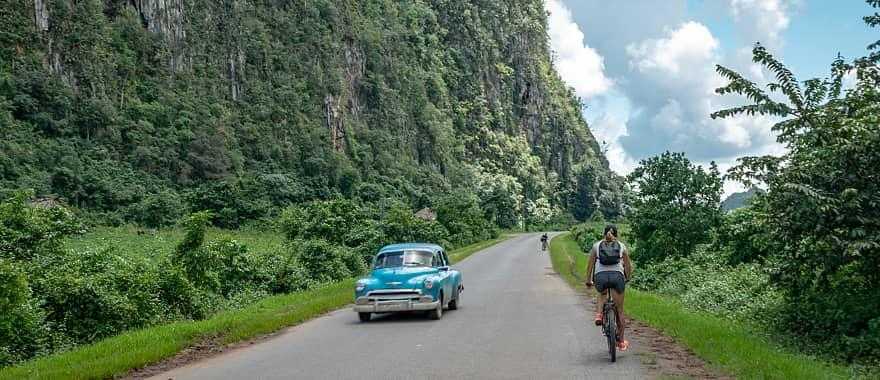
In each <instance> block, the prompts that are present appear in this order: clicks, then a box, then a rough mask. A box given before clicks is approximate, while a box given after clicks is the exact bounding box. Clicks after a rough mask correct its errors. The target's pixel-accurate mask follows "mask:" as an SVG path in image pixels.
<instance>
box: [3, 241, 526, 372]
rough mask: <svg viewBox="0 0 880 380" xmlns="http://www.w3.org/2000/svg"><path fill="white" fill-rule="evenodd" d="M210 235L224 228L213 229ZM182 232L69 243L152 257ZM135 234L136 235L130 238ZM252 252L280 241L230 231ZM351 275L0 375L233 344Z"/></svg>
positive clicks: (326, 296)
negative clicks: (206, 344)
mask: <svg viewBox="0 0 880 380" xmlns="http://www.w3.org/2000/svg"><path fill="white" fill-rule="evenodd" d="M211 234H212V235H209V238H215V237H219V236H220V235H221V234H232V233H231V232H224V231H217V230H215V231H211ZM180 235H181V234H180V233H179V232H176V231H160V232H158V233H156V234H155V235H137V234H134V235H133V231H129V230H126V229H125V228H114V229H103V230H99V231H96V232H93V233H91V234H88V235H86V236H83V237H79V238H77V239H74V240H73V241H71V242H69V244H70V245H71V246H74V247H78V248H95V247H99V246H101V245H102V244H108V245H110V244H117V247H119V246H120V245H121V247H122V248H125V249H131V250H132V251H131V252H132V254H145V255H151V257H158V256H156V255H161V254H166V253H168V252H170V251H171V249H173V247H174V244H176V242H177V241H179V238H180ZM132 236H137V238H132ZM230 237H233V238H235V239H237V240H238V241H240V242H243V243H244V244H247V245H248V246H249V247H251V248H252V249H254V250H255V251H256V252H261V251H262V252H270V251H271V250H272V248H274V247H276V246H277V245H279V244H281V242H282V239H281V237H280V236H277V235H276V234H270V233H258V232H251V233H249V232H244V233H238V232H236V233H235V234H234V235H233V236H230ZM507 237H508V236H501V237H499V238H497V239H493V240H488V241H484V242H479V243H476V244H472V245H469V246H466V247H462V248H460V249H457V250H454V251H451V252H450V258H451V259H452V261H453V262H459V261H461V260H464V259H465V258H467V257H468V256H470V255H472V254H474V253H475V252H477V251H479V250H482V249H484V248H487V247H489V246H492V245H494V244H497V243H499V242H501V241H503V240H505V239H506V238H507ZM354 281H355V279H348V280H344V281H341V282H338V283H334V284H329V285H325V286H323V287H320V288H317V289H311V290H308V291H304V292H299V293H293V294H285V295H278V296H272V297H268V298H265V299H263V300H261V301H259V302H257V303H255V304H252V305H250V306H247V307H245V308H242V309H238V310H231V311H226V312H221V313H219V314H217V315H214V316H213V317H211V318H209V319H206V320H202V321H183V322H175V323H170V324H165V325H160V326H155V327H150V328H146V329H142V330H136V331H130V332H127V333H123V334H120V335H117V336H115V337H112V338H108V339H104V340H102V341H99V342H97V343H94V344H89V345H84V346H80V347H77V348H74V349H72V350H70V351H66V352H60V353H57V354H54V355H50V356H47V357H43V358H40V359H36V360H32V361H29V362H25V363H22V364H20V365H17V366H13V367H7V368H3V369H0V379H106V378H111V377H116V376H120V375H124V374H125V373H127V372H128V371H130V370H131V369H136V368H141V367H144V366H146V365H149V364H151V363H156V362H159V361H161V360H162V359H165V358H168V357H171V356H174V355H175V354H176V353H178V352H180V351H181V350H183V349H184V348H187V347H190V346H193V345H195V344H197V343H199V342H203V341H205V340H214V341H216V342H218V343H221V344H229V343H235V342H238V341H242V340H246V339H250V338H253V337H258V336H261V335H265V334H268V333H271V332H274V331H277V330H279V329H282V328H284V327H288V326H293V325H296V324H298V323H301V322H303V321H306V320H308V319H311V318H314V317H316V316H318V315H321V314H324V313H326V312H329V311H331V310H335V309H338V308H340V307H342V306H345V305H347V304H349V303H350V302H351V301H352V294H353V289H354Z"/></svg>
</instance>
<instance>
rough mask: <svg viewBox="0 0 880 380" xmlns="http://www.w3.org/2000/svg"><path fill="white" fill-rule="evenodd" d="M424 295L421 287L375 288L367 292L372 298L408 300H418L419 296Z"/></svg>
mask: <svg viewBox="0 0 880 380" xmlns="http://www.w3.org/2000/svg"><path fill="white" fill-rule="evenodd" d="M421 295H422V292H421V291H420V290H419V289H387V290H373V291H371V292H369V293H367V297H369V298H370V300H379V301H385V300H408V299H414V300H418V299H419V296H421Z"/></svg>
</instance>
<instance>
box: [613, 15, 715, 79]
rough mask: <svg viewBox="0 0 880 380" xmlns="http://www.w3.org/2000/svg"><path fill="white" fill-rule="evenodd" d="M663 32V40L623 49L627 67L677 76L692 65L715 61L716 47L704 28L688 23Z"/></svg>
mask: <svg viewBox="0 0 880 380" xmlns="http://www.w3.org/2000/svg"><path fill="white" fill-rule="evenodd" d="M667 33H668V34H669V36H668V37H667V38H660V39H650V40H645V41H642V42H641V43H639V44H631V45H629V46H627V48H626V51H627V53H628V54H629V56H630V57H631V58H632V60H631V61H630V65H632V66H634V67H635V68H636V69H637V70H639V71H641V72H645V71H652V70H658V71H661V72H664V73H666V74H668V75H675V76H678V75H681V74H682V70H687V71H688V72H689V71H690V70H691V69H692V68H693V67H694V66H695V65H700V64H703V63H705V62H710V61H712V60H714V59H715V57H716V54H717V53H716V50H717V49H718V46H719V45H720V44H719V42H718V40H717V39H715V37H714V36H712V33H711V32H710V31H709V29H708V28H706V26H705V25H703V24H700V23H698V22H694V21H688V22H686V23H684V24H682V25H681V26H680V27H679V28H678V29H675V30H672V31H669V30H667Z"/></svg>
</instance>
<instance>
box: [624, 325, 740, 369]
mask: <svg viewBox="0 0 880 380" xmlns="http://www.w3.org/2000/svg"><path fill="white" fill-rule="evenodd" d="M627 326H629V327H628V328H627V336H629V338H628V339H629V341H630V346H631V347H634V348H635V350H636V351H635V352H636V353H637V354H638V355H639V356H640V357H641V358H642V364H644V365H645V367H646V368H648V370H649V371H648V373H649V375H650V376H651V378H654V379H656V378H669V377H672V378H678V377H683V378H693V379H734V377H732V376H729V375H725V374H723V373H721V372H719V371H717V370H714V369H712V368H710V367H708V366H707V365H706V362H704V361H703V360H702V359H700V358H699V357H697V356H696V355H694V353H693V352H691V351H690V350H688V349H687V348H685V347H683V346H682V345H680V344H678V343H676V342H675V339H672V338H670V337H668V336H666V335H663V334H661V333H660V332H658V331H657V330H655V329H653V328H651V327H649V326H647V325H645V324H643V323H642V322H639V321H636V320H632V319H627Z"/></svg>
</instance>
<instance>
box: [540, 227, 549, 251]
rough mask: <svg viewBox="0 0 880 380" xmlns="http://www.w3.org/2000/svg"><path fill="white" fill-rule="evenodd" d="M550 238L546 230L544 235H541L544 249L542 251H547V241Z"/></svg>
mask: <svg viewBox="0 0 880 380" xmlns="http://www.w3.org/2000/svg"><path fill="white" fill-rule="evenodd" d="M548 240H549V238H548V237H547V233H546V232H545V233H544V234H543V235H541V250H542V251H546V250H547V241H548Z"/></svg>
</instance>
